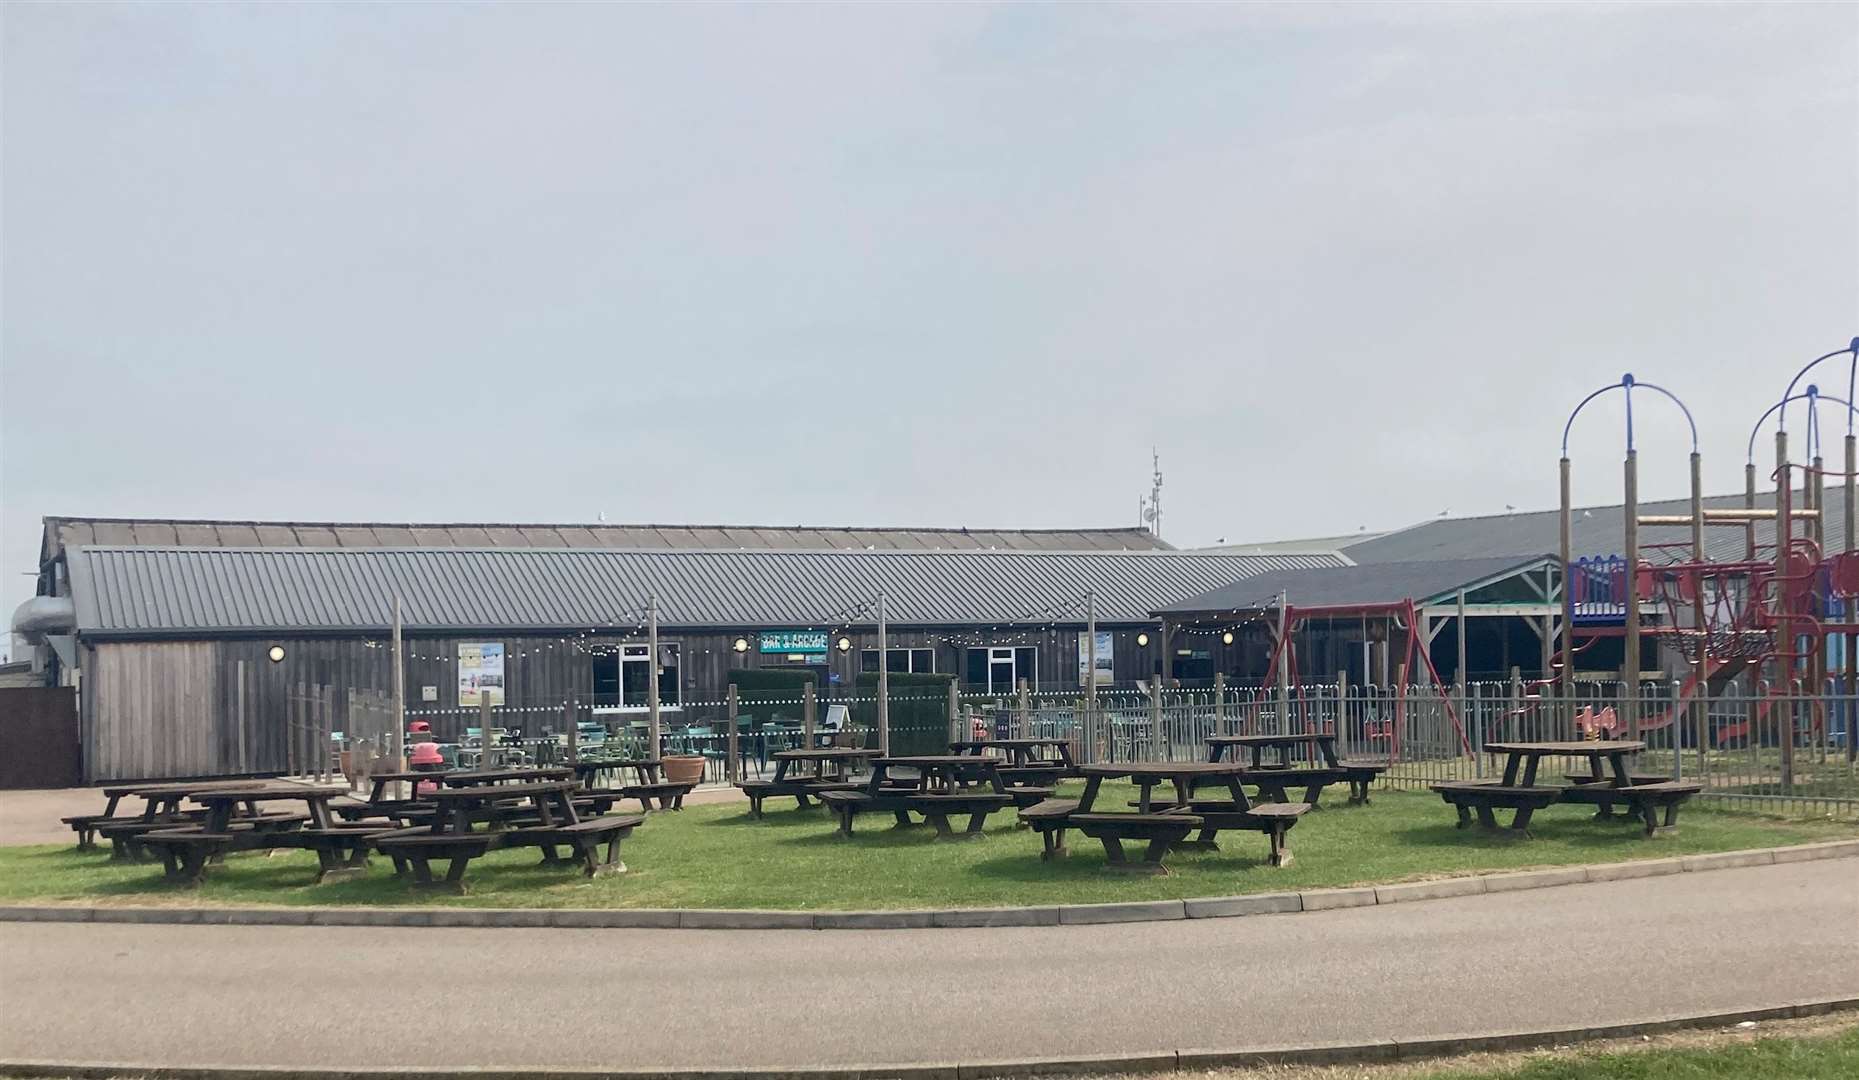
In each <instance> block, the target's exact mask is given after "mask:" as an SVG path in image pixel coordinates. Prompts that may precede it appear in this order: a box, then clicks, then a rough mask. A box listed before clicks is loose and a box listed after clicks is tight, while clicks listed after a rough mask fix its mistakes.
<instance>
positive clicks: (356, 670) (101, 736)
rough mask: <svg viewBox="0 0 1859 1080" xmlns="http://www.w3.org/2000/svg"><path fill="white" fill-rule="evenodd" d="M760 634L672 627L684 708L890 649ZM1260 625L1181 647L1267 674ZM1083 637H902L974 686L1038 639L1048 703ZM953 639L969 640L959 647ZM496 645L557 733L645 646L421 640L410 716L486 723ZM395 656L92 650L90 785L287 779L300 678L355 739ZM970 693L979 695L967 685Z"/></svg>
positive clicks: (1154, 651)
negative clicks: (608, 656)
mask: <svg viewBox="0 0 1859 1080" xmlns="http://www.w3.org/2000/svg"><path fill="white" fill-rule="evenodd" d="M757 629H758V628H743V629H739V630H728V631H709V632H699V633H689V632H679V631H678V630H676V629H675V628H670V629H667V630H665V631H664V632H662V633H661V639H662V641H663V643H664V644H666V645H676V646H677V647H678V649H679V658H680V662H679V669H680V670H679V674H680V686H679V689H678V701H679V703H680V704H686V703H690V704H700V703H701V704H716V703H720V702H722V701H723V699H724V697H725V696H726V694H727V693H728V683H729V672H730V670H731V669H734V668H745V667H747V668H760V667H813V668H814V669H815V670H818V669H819V668H821V667H824V668H826V669H827V670H828V671H830V672H831V673H833V674H836V675H838V676H839V680H838V682H837V683H836V684H835V683H832V682H830V681H827V682H824V683H823V684H822V685H821V686H820V693H821V696H822V698H824V699H827V700H831V699H832V698H835V697H839V696H842V695H844V694H847V693H850V692H851V691H852V688H853V687H854V685H855V684H856V681H857V678H858V674H859V671H860V667H861V660H860V652H861V650H863V649H869V648H876V647H877V643H878V641H877V634H876V633H875V632H874V631H873V630H872V629H871V628H868V627H867V628H854V629H844V630H840V631H838V632H836V633H834V634H833V635H832V643H831V645H830V646H829V651H828V653H827V655H826V656H824V657H809V658H808V662H807V663H805V664H796V663H792V662H790V661H789V660H788V659H787V657H786V656H785V655H762V654H760V653H758V652H757V651H755V649H754V647H753V642H754V641H755V637H756V633H757ZM769 629H782V628H779V627H774V628H769ZM1099 629H1100V630H1101V631H1106V632H1109V633H1111V634H1112V636H1113V641H1114V647H1113V653H1114V656H1115V663H1116V674H1117V679H1118V681H1119V682H1120V683H1122V684H1125V685H1127V684H1128V683H1130V682H1132V681H1135V680H1138V679H1144V680H1146V679H1149V678H1151V677H1152V676H1153V675H1154V673H1155V671H1156V670H1157V668H1158V666H1160V665H1162V664H1164V663H1165V661H1166V660H1167V659H1168V658H1167V657H1166V656H1165V655H1164V653H1163V650H1162V647H1161V642H1160V640H1159V639H1160V635H1159V634H1157V633H1156V632H1155V628H1154V627H1153V626H1150V625H1148V624H1143V625H1140V626H1129V625H1124V626H1110V625H1104V624H1100V625H1099ZM1256 629H1257V627H1251V628H1248V630H1247V631H1242V632H1241V633H1240V634H1238V635H1237V636H1236V640H1235V642H1234V644H1233V645H1231V646H1227V645H1224V644H1222V643H1221V641H1220V639H1219V637H1218V636H1217V635H1205V636H1192V637H1190V636H1184V635H1182V634H1179V633H1178V634H1177V635H1176V644H1177V645H1180V646H1182V647H1188V646H1192V647H1193V648H1195V649H1197V650H1208V651H1210V652H1211V655H1212V659H1213V663H1214V665H1215V667H1216V669H1217V670H1220V671H1223V672H1225V673H1226V674H1227V675H1228V676H1229V677H1234V676H1243V675H1245V674H1247V673H1253V674H1256V672H1257V671H1262V670H1263V665H1264V661H1265V655H1266V649H1265V647H1264V646H1263V645H1262V644H1261V643H1260V642H1259V641H1258V640H1255V639H1256V637H1257V635H1256V634H1254V633H1251V632H1250V631H1253V630H1256ZM1082 632H1083V631H1082V628H1081V627H1066V628H1062V629H1046V628H1039V629H1036V630H1026V631H1021V630H1011V629H1008V630H1002V631H1000V632H998V633H993V632H990V631H987V630H967V629H931V630H925V629H895V630H893V631H892V633H891V642H892V647H893V648H895V649H907V648H917V649H922V648H929V649H932V650H934V652H935V669H936V671H938V672H943V673H952V674H954V675H955V676H956V677H957V680H958V682H962V681H963V680H965V679H966V677H967V655H966V650H967V649H968V648H969V647H970V644H969V643H970V642H979V643H982V646H985V644H986V643H989V642H992V643H994V644H996V645H999V646H1002V647H1009V646H1017V647H1027V646H1031V647H1033V648H1035V649H1037V650H1038V663H1037V671H1036V681H1035V683H1034V686H1033V689H1034V690H1035V691H1038V692H1040V693H1045V694H1055V693H1056V694H1078V693H1082V692H1083V691H1082V687H1081V686H1080V683H1079V678H1078V676H1079V666H1078V665H1079V659H1078V656H1079V652H1078V643H1079V634H1080V633H1082ZM1139 633H1147V634H1149V635H1150V641H1149V644H1148V645H1147V646H1138V645H1137V644H1136V637H1137V635H1138V634H1139ZM738 637H747V638H748V639H749V640H750V641H751V643H752V645H751V649H750V651H748V652H747V653H743V654H737V653H736V652H735V651H734V649H733V648H732V645H733V643H734V642H735V640H736V638H738ZM840 637H846V638H850V639H851V641H852V648H851V650H850V651H848V652H843V653H842V652H840V651H839V650H838V648H837V647H836V646H837V641H838V639H839V638H840ZM950 639H955V641H956V644H950V643H949V642H950ZM485 642H498V643H501V644H502V645H503V646H504V649H505V661H504V683H505V685H504V701H505V705H506V707H507V708H509V709H510V710H525V711H521V712H517V711H510V712H505V711H503V710H500V711H499V716H500V722H502V723H505V724H507V725H521V726H523V727H526V728H530V729H532V730H535V731H556V730H559V729H560V728H561V726H562V722H563V715H564V713H563V706H564V705H565V704H566V703H569V702H579V703H581V704H582V705H583V706H585V705H586V704H587V703H589V702H591V701H592V700H593V691H594V685H593V676H594V672H593V663H592V658H591V656H590V655H589V652H588V650H589V649H602V648H607V647H611V646H615V645H618V644H621V643H629V644H639V643H642V642H643V635H625V634H616V635H612V636H590V637H585V638H582V637H578V636H575V635H525V636H512V635H497V634H482V635H467V636H446V637H432V636H418V635H408V636H407V638H406V653H407V657H408V659H407V663H406V669H405V671H406V698H407V711H408V714H409V717H410V718H412V719H426V720H428V721H429V722H431V723H432V725H433V730H434V732H435V734H436V735H437V736H438V737H439V738H440V739H441V740H449V739H451V738H454V737H456V736H457V735H459V734H460V733H461V732H462V729H463V728H464V727H465V726H467V725H471V726H475V725H476V724H477V720H476V711H475V709H473V710H461V709H460V707H459V702H458V670H457V669H458V646H459V645H461V644H465V643H485ZM274 646H276V647H280V648H282V649H283V650H284V658H283V660H281V661H279V662H275V663H274V662H272V660H271V659H270V657H269V655H268V654H269V652H270V650H271V649H272V647H274ZM978 647H981V646H978ZM392 656H393V653H392V650H391V648H390V647H389V646H388V644H387V641H386V636H385V635H382V636H381V637H379V638H375V637H369V638H360V637H316V638H288V637H250V638H217V639H211V640H195V641H165V640H164V641H108V640H105V641H91V642H87V643H86V644H85V649H84V660H83V662H84V672H85V674H84V686H83V693H82V694H81V695H80V707H81V711H82V717H81V723H82V730H83V745H84V747H85V754H84V777H85V780H86V781H87V782H91V783H96V782H102V781H111V780H136V779H160V778H173V777H200V776H232V775H245V774H264V773H281V772H283V771H285V770H286V768H287V767H288V765H289V749H288V741H289V717H290V710H291V695H292V689H291V688H292V687H294V686H295V685H296V684H298V683H303V684H306V685H309V686H313V687H314V686H327V687H333V688H334V690H335V693H334V695H333V697H334V716H333V717H332V719H331V720H330V727H331V728H332V729H333V730H335V731H348V730H352V726H351V724H350V722H349V717H348V702H349V695H348V691H350V690H354V691H369V692H374V693H379V694H383V695H391V694H392V692H393V685H394V671H393V663H392ZM1026 675H1027V673H1025V672H1022V673H1021V676H1022V677H1026ZM427 686H432V687H436V688H437V691H438V700H436V701H427V700H425V699H424V695H423V694H422V692H421V691H422V688H424V687H427ZM963 688H964V689H965V690H971V689H977V688H975V687H969V686H967V685H965V684H964V686H963ZM1009 692H1010V691H1009ZM718 708H719V712H720V709H721V707H720V705H719V707H718ZM467 712H469V714H470V715H469V716H467ZM303 749H308V748H304V747H300V750H303Z"/></svg>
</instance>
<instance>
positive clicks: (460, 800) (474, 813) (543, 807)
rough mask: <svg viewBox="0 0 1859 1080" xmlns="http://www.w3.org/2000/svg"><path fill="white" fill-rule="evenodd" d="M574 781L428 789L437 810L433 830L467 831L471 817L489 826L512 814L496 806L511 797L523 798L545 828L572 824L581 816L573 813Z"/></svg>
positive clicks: (445, 831)
mask: <svg viewBox="0 0 1859 1080" xmlns="http://www.w3.org/2000/svg"><path fill="white" fill-rule="evenodd" d="M576 786H577V785H576V784H575V782H574V781H573V780H566V779H563V780H535V781H530V782H528V783H521V784H479V785H475V786H472V787H451V788H445V789H443V790H440V791H435V792H433V793H432V795H431V798H432V800H433V803H434V804H435V805H436V806H437V807H438V808H439V812H438V813H436V814H434V815H433V819H432V829H431V831H432V832H434V833H469V832H471V831H472V829H471V822H472V819H473V818H474V817H482V818H484V819H485V828H487V829H488V828H490V827H491V826H492V824H494V823H495V822H496V821H498V820H500V819H502V818H507V817H510V816H512V815H511V814H510V813H509V812H508V811H506V810H500V808H499V807H498V805H497V804H498V803H508V802H511V801H513V800H526V801H528V802H529V803H530V804H531V805H532V806H533V807H534V808H535V811H536V814H537V816H538V817H540V818H541V820H542V825H543V827H545V828H553V827H556V826H559V825H573V824H575V823H576V822H578V821H580V820H581V819H580V818H579V817H578V816H577V815H576V814H575V809H574V799H573V798H572V797H571V794H570V793H571V792H573V791H574V790H575V787H576Z"/></svg>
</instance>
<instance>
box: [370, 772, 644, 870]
mask: <svg viewBox="0 0 1859 1080" xmlns="http://www.w3.org/2000/svg"><path fill="white" fill-rule="evenodd" d="M559 771H561V772H563V773H566V774H568V775H572V773H571V772H570V771H569V770H565V769H564V770H559ZM578 787H579V785H578V784H577V783H576V782H575V781H574V780H571V779H559V780H525V781H521V782H516V783H491V784H478V785H474V786H470V787H455V788H448V789H446V790H444V791H436V792H434V793H433V795H432V797H433V800H434V802H435V803H437V804H438V812H437V813H435V814H434V815H433V819H432V823H431V824H430V825H429V826H426V827H424V828H420V829H402V830H397V831H395V832H392V833H389V834H385V835H379V836H376V837H374V838H373V839H372V841H371V842H372V843H373V844H374V846H375V848H376V849H377V850H379V851H380V852H381V853H382V854H384V855H386V856H388V857H389V858H391V859H392V860H393V862H394V872H395V874H396V875H398V876H400V877H403V878H406V877H411V879H412V884H413V886H414V887H415V888H427V889H446V890H450V891H453V892H458V893H462V892H464V889H465V884H464V875H465V869H466V867H467V866H469V865H470V863H471V860H473V859H475V858H478V857H480V856H482V855H484V854H485V853H486V852H489V851H494V850H497V849H500V848H507V847H535V848H540V849H541V850H542V865H544V866H562V865H579V866H580V867H581V869H582V873H583V874H585V875H586V876H587V877H590V878H593V877H605V876H608V875H611V874H620V873H624V872H625V870H626V864H625V863H624V862H622V861H620V856H619V853H620V842H621V841H622V840H624V839H625V838H626V837H628V836H631V835H632V831H633V829H634V828H636V827H638V826H639V825H640V824H642V823H644V821H645V818H644V817H643V816H641V815H620V814H608V815H604V816H600V817H589V818H582V817H580V816H579V813H578V812H577V810H576V806H575V803H576V799H577V797H578V796H577V789H578ZM597 794H598V793H597ZM579 797H582V798H585V795H584V794H583V795H581V796H579ZM523 803H527V804H528V805H527V806H523V805H520V804H523ZM478 823H481V824H483V826H484V828H482V829H474V828H473V826H474V824H478ZM499 825H502V826H505V827H504V828H501V829H499V828H497V826H499ZM603 846H604V853H603V850H602V849H603ZM559 847H566V848H568V849H570V850H571V851H572V852H573V853H574V857H573V858H572V859H563V858H561V857H560V856H559V855H558V854H557V852H556V849H557V848H559ZM435 861H443V862H445V863H446V864H447V865H446V867H445V874H444V876H443V877H442V878H435V876H434V874H433V870H432V864H433V862H435Z"/></svg>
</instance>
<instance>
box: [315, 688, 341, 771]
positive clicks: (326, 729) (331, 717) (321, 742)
mask: <svg viewBox="0 0 1859 1080" xmlns="http://www.w3.org/2000/svg"><path fill="white" fill-rule="evenodd" d="M320 696H321V698H322V706H323V708H322V713H323V722H322V723H320V724H318V725H317V727H316V779H317V782H318V783H321V784H327V783H329V743H330V738H331V736H333V735H334V734H335V730H336V688H335V687H333V686H325V687H323V692H322V694H321V695H320Z"/></svg>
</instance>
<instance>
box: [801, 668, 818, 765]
mask: <svg viewBox="0 0 1859 1080" xmlns="http://www.w3.org/2000/svg"><path fill="white" fill-rule="evenodd" d="M818 708H819V706H818V705H817V704H816V702H815V698H814V693H813V680H811V679H809V680H807V681H806V682H804V683H801V684H800V745H801V748H802V749H803V750H811V749H813V717H814V713H815V711H816V710H817V709H818Z"/></svg>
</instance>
